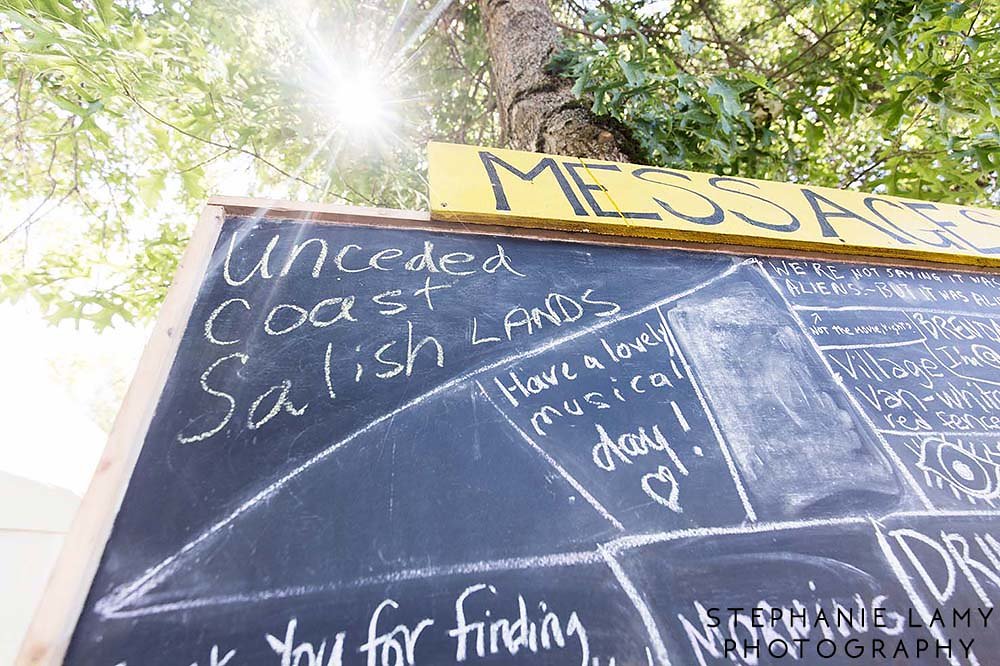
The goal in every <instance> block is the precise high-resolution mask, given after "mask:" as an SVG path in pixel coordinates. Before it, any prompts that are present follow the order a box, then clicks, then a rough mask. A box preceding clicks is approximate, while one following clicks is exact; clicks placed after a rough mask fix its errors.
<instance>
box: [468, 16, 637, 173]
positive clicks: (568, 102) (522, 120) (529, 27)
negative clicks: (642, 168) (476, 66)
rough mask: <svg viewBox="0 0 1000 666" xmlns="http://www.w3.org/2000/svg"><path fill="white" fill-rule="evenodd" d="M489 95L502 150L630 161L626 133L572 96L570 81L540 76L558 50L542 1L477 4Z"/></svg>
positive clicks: (631, 152) (632, 157) (555, 30)
mask: <svg viewBox="0 0 1000 666" xmlns="http://www.w3.org/2000/svg"><path fill="white" fill-rule="evenodd" d="M479 7H480V10H481V13H482V18H483V26H484V28H485V31H486V40H487V47H488V49H489V56H490V70H491V73H492V83H493V92H494V94H495V95H496V99H497V108H498V109H499V112H500V128H501V131H502V133H503V138H504V140H505V142H506V143H507V145H509V146H510V147H511V148H515V149H518V150H532V151H538V152H543V153H556V154H559V155H572V156H574V157H591V158H594V159H601V160H612V161H616V162H627V161H634V160H635V156H636V153H637V151H636V149H635V147H634V144H633V142H632V141H631V140H630V138H629V136H628V133H627V131H626V130H625V129H624V128H623V127H621V126H620V125H619V124H618V123H616V122H614V120H613V119H611V118H600V117H598V116H596V115H594V114H593V113H591V111H590V109H589V105H588V104H586V103H585V102H581V101H580V100H577V99H576V98H575V97H574V96H573V92H572V82H571V81H570V80H569V79H566V78H563V77H559V76H554V75H552V74H549V73H548V72H546V71H545V68H546V65H547V64H548V63H549V61H550V60H551V59H552V56H553V55H555V53H556V51H557V50H558V48H559V31H558V28H557V27H556V24H555V19H554V18H553V16H552V10H551V9H550V7H549V5H548V0H479Z"/></svg>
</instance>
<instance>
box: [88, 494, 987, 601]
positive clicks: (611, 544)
mask: <svg viewBox="0 0 1000 666" xmlns="http://www.w3.org/2000/svg"><path fill="white" fill-rule="evenodd" d="M952 517H954V518H966V517H977V518H998V519H1000V509H992V510H991V509H968V510H962V509H958V510H944V511H942V510H931V511H896V512H891V513H887V514H884V515H882V516H880V517H878V518H874V517H872V516H868V515H856V516H843V517H839V518H818V519H802V520H783V521H771V522H764V521H762V522H756V523H746V524H743V525H733V526H723V527H692V528H683V529H677V530H670V531H667V532H647V533H640V534H630V535H624V536H621V537H617V538H615V539H612V540H610V541H607V542H604V543H602V544H599V545H598V547H597V548H595V549H594V550H578V551H567V552H562V553H552V554H549V555H541V556H531V557H514V558H500V559H495V560H480V561H476V562H465V563H460V564H450V565H443V566H436V567H422V568H416V569H402V570H399V571H393V572H390V573H387V574H381V575H378V576H366V577H362V578H356V579H353V580H351V581H347V582H329V583H323V584H320V585H298V586H290V587H285V588H277V589H272V590H262V591H260V592H251V593H245V594H231V595H219V596H214V597H213V596H206V597H199V598H196V599H183V600H180V601H174V602H166V603H153V604H150V605H147V606H136V607H134V608H125V609H115V610H112V611H110V612H108V613H107V614H105V617H107V618H109V619H126V618H136V617H145V616H148V615H158V614H162V613H169V612H174V611H186V610H192V609H197V608H203V607H207V606H219V605H228V604H242V603H259V602H264V601H269V600H272V599H287V598H291V597H299V596H307V595H313V594H322V593H329V592H337V591H342V590H350V589H358V588H363V587H370V586H377V585H386V584H392V583H403V582H408V581H413V580H429V579H436V578H447V577H451V576H467V575H473V574H477V575H478V574H491V573H508V572H516V571H530V570H539V569H549V568H558V569H565V568H571V567H577V566H586V565H593V564H601V563H606V562H607V558H608V557H614V558H617V557H618V556H619V555H622V554H623V553H627V552H630V551H633V550H640V549H642V548H644V547H647V546H651V545H655V544H661V543H668V542H673V541H683V540H685V539H703V538H706V537H728V536H741V535H755V534H771V533H775V532H787V531H794V530H804V529H812V528H816V527H836V526H845V525H854V526H866V525H871V524H872V523H873V522H876V523H879V524H881V523H883V522H885V521H888V520H892V519H895V518H952Z"/></svg>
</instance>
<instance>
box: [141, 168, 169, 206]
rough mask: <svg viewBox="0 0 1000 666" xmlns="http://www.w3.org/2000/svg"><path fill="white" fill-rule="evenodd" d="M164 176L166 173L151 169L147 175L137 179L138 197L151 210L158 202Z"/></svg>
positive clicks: (164, 179)
mask: <svg viewBox="0 0 1000 666" xmlns="http://www.w3.org/2000/svg"><path fill="white" fill-rule="evenodd" d="M166 178H167V174H166V173H164V172H162V171H153V172H152V173H150V174H149V175H148V176H146V177H144V178H140V179H139V182H138V187H139V197H140V198H141V199H142V203H143V204H145V205H146V208H148V209H150V210H152V209H153V208H155V207H156V204H158V203H159V201H160V194H161V193H162V192H163V186H164V184H165V183H166Z"/></svg>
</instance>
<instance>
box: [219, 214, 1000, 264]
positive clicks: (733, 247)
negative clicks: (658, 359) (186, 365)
mask: <svg viewBox="0 0 1000 666" xmlns="http://www.w3.org/2000/svg"><path fill="white" fill-rule="evenodd" d="M209 203H210V204H212V205H217V206H220V207H222V208H224V209H225V212H226V215H247V216H256V217H262V218H282V219H299V220H309V221H311V222H315V223H318V224H348V225H351V224H354V225H360V226H374V227H382V228H390V229H420V230H426V231H439V232H458V233H466V234H474V235H499V236H510V237H513V238H526V239H529V240H541V241H562V242H569V243H585V244H598V245H611V246H623V247H642V248H655V249H666V250H688V251H692V252H708V253H712V254H730V255H738V256H747V255H752V256H759V257H768V258H776V259H789V260H800V261H836V262H844V263H850V264H870V265H874V266H899V267H905V268H918V269H930V270H941V271H962V272H968V273H990V274H996V272H997V267H995V266H982V265H976V264H960V263H953V262H950V261H935V260H933V259H929V258H912V257H907V256H894V257H886V256H871V255H861V254H851V253H849V252H836V251H830V252H826V251H823V252H820V251H817V250H809V249H802V248H799V247H794V248H792V247H760V246H757V245H753V244H749V243H739V242H734V241H735V239H730V240H728V241H727V242H719V241H716V240H714V239H701V240H693V239H691V238H690V236H688V238H687V239H685V238H676V237H675V238H654V237H648V236H632V235H622V234H608V233H597V232H595V231H593V230H592V229H590V228H589V227H587V226H586V225H581V226H580V227H579V228H575V229H567V228H565V227H562V228H560V226H559V223H557V222H547V221H545V220H536V219H533V218H532V219H521V218H516V217H503V218H499V217H497V218H491V219H489V220H485V219H477V218H468V217H465V216H461V215H456V214H455V213H452V212H449V213H447V214H444V215H437V214H435V213H426V212H422V211H411V210H395V209H389V208H366V207H363V206H345V205H340V204H308V203H301V202H295V201H287V200H281V199H254V198H250V197H212V198H211V199H209ZM834 249H836V248H834Z"/></svg>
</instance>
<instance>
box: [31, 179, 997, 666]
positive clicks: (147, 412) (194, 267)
mask: <svg viewBox="0 0 1000 666" xmlns="http://www.w3.org/2000/svg"><path fill="white" fill-rule="evenodd" d="M230 215H244V216H255V217H261V218H268V219H299V220H303V219H304V220H308V221H310V222H313V223H320V224H339V225H348V226H362V227H385V228H395V229H415V230H427V231H440V232H452V233H456V232H458V233H467V234H473V235H503V236H510V237H519V238H528V239H536V240H559V241H569V242H575V243H587V244H597V245H620V246H636V247H650V248H665V249H667V248H672V249H685V250H691V251H698V252H715V253H725V254H750V255H762V256H770V257H781V258H793V259H799V260H809V259H822V260H824V261H843V262H848V263H862V262H863V263H866V264H877V265H890V266H917V267H928V268H942V269H946V270H955V269H956V268H957V266H956V265H954V264H939V263H936V262H927V261H918V260H899V259H887V258H884V257H874V256H873V257H862V256H858V255H848V254H831V253H815V252H813V253H810V252H801V251H787V250H778V249H773V250H767V249H765V248H760V247H749V246H740V245H721V244H707V243H698V242H680V241H667V240H657V239H650V238H635V237H627V236H608V235H603V234H602V235H598V234H590V233H577V232H562V231H553V230H542V229H529V228H524V227H511V226H504V225H483V224H475V225H464V224H462V223H461V222H454V221H448V222H443V221H438V220H434V219H432V218H431V216H430V215H429V214H428V213H425V212H417V211H402V210H388V209H379V208H360V207H350V206H339V205H328V204H309V203H296V202H288V201H277V200H264V199H251V198H236V197H214V198H211V199H210V200H209V201H208V204H207V205H206V207H205V209H204V211H203V213H202V216H201V219H200V222H199V223H198V225H197V227H196V228H195V230H194V234H193V236H192V238H191V241H190V243H189V244H188V247H187V249H186V251H185V253H184V256H183V258H182V260H181V262H180V265H179V267H178V270H177V274H176V276H175V279H174V282H173V284H172V286H171V287H170V289H169V291H168V294H167V297H166V300H165V301H164V304H163V307H162V310H161V312H160V315H159V318H158V320H157V322H156V325H155V327H154V329H153V332H152V335H151V337H150V340H149V341H148V343H147V345H146V348H145V351H144V353H143V355H142V358H141V361H140V363H139V366H138V369H137V371H136V374H135V377H134V379H133V381H132V384H131V386H130V387H129V390H128V393H127V395H126V397H125V400H124V402H123V404H122V407H121V410H120V412H119V414H118V416H117V418H116V420H115V423H114V426H113V428H112V430H111V433H110V435H109V439H108V443H107V445H106V448H105V450H104V452H103V455H102V457H101V459H100V462H99V464H98V466H97V469H96V472H95V474H94V477H93V479H92V481H91V484H90V486H89V488H88V490H87V493H86V495H85V496H84V498H83V501H82V503H81V505H80V509H79V511H78V514H77V516H76V518H75V520H74V523H73V526H72V528H71V530H70V532H69V533H68V535H67V537H66V540H65V544H64V547H63V549H62V552H61V554H60V556H59V558H58V561H57V563H56V566H55V568H54V570H53V572H52V575H51V577H50V579H49V582H48V585H47V587H46V590H45V593H44V595H43V597H42V600H41V602H40V604H39V606H38V608H37V611H36V613H35V616H34V618H33V620H32V623H31V625H30V627H29V630H28V632H27V634H26V637H25V639H24V641H23V643H22V647H21V652H20V653H19V656H18V659H17V662H16V663H18V664H23V665H29V664H30V665H32V666H34V665H39V664H57V663H61V661H62V659H63V657H64V654H65V651H66V648H67V646H68V644H69V641H70V639H71V637H72V634H73V631H74V628H75V626H76V623H77V620H78V616H79V614H80V612H81V609H82V608H83V605H84V602H85V599H86V596H87V593H88V590H89V589H90V586H91V583H92V580H93V578H94V575H95V572H96V571H97V568H98V566H99V563H100V559H101V556H102V553H103V551H104V548H105V546H106V543H107V540H108V538H109V535H110V533H111V530H112V527H113V524H114V521H115V518H116V515H117V513H118V511H119V508H120V506H121V503H122V500H123V497H124V495H125V491H126V489H127V487H128V485H129V481H130V477H131V475H132V472H133V468H134V466H135V463H136V460H137V458H138V456H139V452H140V450H141V449H142V446H143V442H144V440H145V436H146V433H147V430H148V428H149V425H150V422H151V419H152V417H153V412H154V410H155V408H156V405H157V402H158V399H159V397H160V394H161V392H162V391H163V388H164V385H165V382H166V378H167V375H168V373H169V371H170V368H171V365H172V363H173V361H174V358H175V355H176V354H177V351H178V347H179V344H180V339H181V334H182V333H183V331H184V330H185V328H186V327H187V324H188V320H189V316H190V313H191V309H192V306H193V304H194V302H195V299H196V297H197V295H198V290H199V286H200V285H201V283H202V280H203V277H204V275H205V271H206V269H207V268H208V266H209V263H210V258H211V255H212V252H213V248H214V247H215V244H216V241H217V239H218V237H219V234H220V233H221V231H222V229H223V224H224V220H225V218H226V217H227V216H230ZM961 269H962V270H963V271H968V272H990V271H991V269H989V268H982V267H977V266H973V265H968V266H961ZM994 270H995V269H994Z"/></svg>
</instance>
